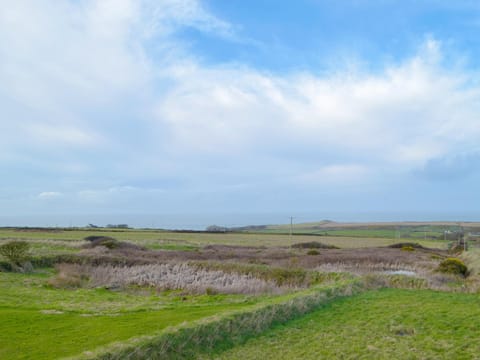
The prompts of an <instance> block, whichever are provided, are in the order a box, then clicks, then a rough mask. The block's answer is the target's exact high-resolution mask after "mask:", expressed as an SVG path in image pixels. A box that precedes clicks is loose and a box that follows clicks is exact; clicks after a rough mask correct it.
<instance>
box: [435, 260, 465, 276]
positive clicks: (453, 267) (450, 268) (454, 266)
mask: <svg viewBox="0 0 480 360" xmlns="http://www.w3.org/2000/svg"><path fill="white" fill-rule="evenodd" d="M437 270H438V271H440V272H442V273H446V274H453V275H462V276H467V275H468V268H467V266H466V265H465V263H464V262H463V261H462V260H460V259H457V258H446V259H445V260H443V261H442V262H441V263H440V264H439V265H438V268H437Z"/></svg>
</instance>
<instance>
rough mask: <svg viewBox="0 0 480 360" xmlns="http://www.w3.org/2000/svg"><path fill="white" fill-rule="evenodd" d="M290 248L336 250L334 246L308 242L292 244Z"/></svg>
mask: <svg viewBox="0 0 480 360" xmlns="http://www.w3.org/2000/svg"><path fill="white" fill-rule="evenodd" d="M292 248H295V249H338V247H336V246H334V245H328V244H323V243H321V242H318V241H308V242H303V243H297V244H293V245H292Z"/></svg>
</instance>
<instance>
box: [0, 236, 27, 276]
mask: <svg viewBox="0 0 480 360" xmlns="http://www.w3.org/2000/svg"><path fill="white" fill-rule="evenodd" d="M29 250H30V244H29V243H27V242H25V241H9V242H7V243H6V244H3V245H1V246H0V255H2V256H4V257H5V258H6V259H7V260H8V261H9V262H10V265H11V268H12V270H14V271H29V270H31V267H32V265H31V264H30V263H29V262H28V251H29Z"/></svg>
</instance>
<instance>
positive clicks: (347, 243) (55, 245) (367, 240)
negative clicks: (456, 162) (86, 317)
mask: <svg viewBox="0 0 480 360" xmlns="http://www.w3.org/2000/svg"><path fill="white" fill-rule="evenodd" d="M98 234H100V235H103V236H110V237H114V238H115V239H118V240H121V241H128V242H132V243H134V244H137V245H141V246H144V247H146V248H148V249H157V250H162V249H164V250H195V249H199V248H201V247H203V246H207V245H234V246H265V247H272V246H290V245H292V244H295V243H301V242H309V241H312V240H315V239H317V240H318V241H321V242H322V243H324V244H329V245H334V246H337V247H339V248H363V247H373V246H387V245H391V244H394V243H398V242H402V241H411V239H394V238H382V237H378V236H373V237H369V236H366V237H362V236H361V234H360V235H359V234H354V235H355V236H321V237H320V236H319V237H317V236H311V235H298V234H295V235H293V236H291V237H290V236H289V235H286V234H270V233H202V232H172V231H161V230H111V229H108V230H107V229H30V230H26V229H22V230H17V229H8V228H3V229H0V244H1V243H5V242H7V241H11V240H24V241H28V242H29V243H30V244H32V246H33V247H34V250H35V254H36V255H48V254H66V253H71V252H76V251H79V250H80V248H81V247H82V246H83V245H85V244H86V241H85V240H84V238H85V237H87V236H90V235H98ZM415 242H418V243H419V244H421V245H423V246H425V247H431V248H440V249H445V248H446V247H447V244H448V241H442V240H432V239H427V240H424V239H422V238H420V239H415Z"/></svg>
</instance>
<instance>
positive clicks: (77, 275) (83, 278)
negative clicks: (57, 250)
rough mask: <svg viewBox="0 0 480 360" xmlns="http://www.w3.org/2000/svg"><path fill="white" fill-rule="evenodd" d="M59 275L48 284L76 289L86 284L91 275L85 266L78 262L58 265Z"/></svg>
mask: <svg viewBox="0 0 480 360" xmlns="http://www.w3.org/2000/svg"><path fill="white" fill-rule="evenodd" d="M55 268H56V270H57V275H56V276H54V277H52V278H51V279H50V280H49V281H48V284H49V285H50V286H52V287H55V288H62V289H76V288H81V287H83V286H85V284H86V283H87V282H88V280H89V277H88V275H87V274H86V271H85V266H83V265H78V264H59V265H57V266H56V267H55Z"/></svg>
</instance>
